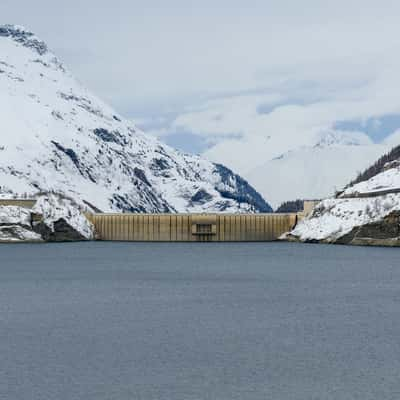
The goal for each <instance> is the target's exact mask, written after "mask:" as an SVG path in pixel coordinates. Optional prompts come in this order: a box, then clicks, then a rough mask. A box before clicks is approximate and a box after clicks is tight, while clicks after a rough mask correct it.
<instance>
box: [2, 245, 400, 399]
mask: <svg viewBox="0 0 400 400" xmlns="http://www.w3.org/2000/svg"><path fill="white" fill-rule="evenodd" d="M399 261H400V250H399V249H382V248H356V247H338V246H322V245H296V244H279V243H275V244H274V243H271V244H245V243H243V244H150V243H147V244H139V243H137V244H133V243H126V244H124V243H87V244H85V243H84V244H62V245H10V246H8V245H4V246H0V399H7V400H9V399H11V400H14V399H29V400H32V399H33V400H36V399H37V400H39V399H40V400H47V399H51V400H58V399H85V400H91V399H96V400H103V399H104V400H110V399H118V400H119V399H135V400H136V399H139V400H142V399H143V400H147V399H157V400H158V399H162V400H164V399H167V400H169V399H171V400H175V399H177V400H202V399H212V400H225V399H226V400H231V399H260V400H261V399H262V400H265V399H285V400H291V399H307V400H308V399H335V400H336V399H360V400H368V399H374V400H384V399H396V400H398V399H399V398H400V265H399V264H400V263H399Z"/></svg>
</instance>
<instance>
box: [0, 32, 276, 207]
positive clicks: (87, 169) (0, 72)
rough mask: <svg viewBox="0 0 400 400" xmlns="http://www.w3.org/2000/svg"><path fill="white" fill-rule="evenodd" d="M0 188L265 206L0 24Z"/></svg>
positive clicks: (155, 203)
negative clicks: (145, 127) (133, 119)
mask: <svg viewBox="0 0 400 400" xmlns="http://www.w3.org/2000/svg"><path fill="white" fill-rule="evenodd" d="M0 116H1V118H0V127H1V134H0V196H3V197H10V196H11V195H13V194H19V195H20V194H23V193H28V194H30V195H35V194H36V193H37V192H56V193H60V194H63V195H66V196H68V197H71V198H74V199H75V200H76V201H77V202H78V203H79V204H80V205H84V204H90V205H91V206H92V207H95V208H96V209H99V210H102V211H119V212H121V211H122V212H124V211H128V212H218V211H223V212H269V211H271V208H270V206H269V205H268V203H266V202H265V200H264V199H263V198H262V197H261V196H260V195H259V194H258V193H257V192H256V191H255V190H254V189H253V188H252V187H251V186H250V185H249V184H248V183H247V182H246V181H244V180H243V179H242V178H240V177H239V176H238V175H236V174H235V173H233V172H232V171H231V170H229V169H227V168H225V167H223V166H220V165H216V164H213V163H211V162H209V161H206V160H204V159H202V158H200V157H197V156H192V155H186V154H182V153H180V152H178V151H175V150H174V149H172V148H170V147H168V146H165V145H162V144H161V143H160V142H158V141H157V140H156V139H154V138H152V137H149V136H146V135H145V134H144V133H143V132H141V131H139V130H138V129H137V128H136V127H135V126H134V125H133V124H132V123H131V122H130V121H128V120H126V119H124V118H123V117H121V116H120V115H118V113H117V112H116V111H114V110H113V109H112V108H111V107H109V106H108V105H106V104H104V103H103V102H102V101H100V100H99V99H97V98H96V97H95V96H93V95H92V94H91V93H90V92H89V91H88V90H87V89H86V88H84V87H83V86H82V85H81V84H80V83H78V82H77V81H76V80H75V79H74V77H73V76H72V74H71V73H70V72H69V71H68V70H67V69H66V68H65V67H64V65H63V64H62V63H61V62H60V61H59V60H58V59H57V58H56V57H55V56H54V54H52V53H51V52H50V51H49V49H48V46H47V45H46V44H45V43H44V42H42V41H41V40H40V39H38V38H37V37H36V36H35V35H34V34H33V33H31V32H29V31H27V30H26V29H24V28H22V27H18V26H13V25H6V26H0Z"/></svg>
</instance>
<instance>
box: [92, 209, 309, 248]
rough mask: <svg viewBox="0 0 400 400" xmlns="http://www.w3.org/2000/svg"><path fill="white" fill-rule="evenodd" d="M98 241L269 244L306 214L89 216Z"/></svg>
mask: <svg viewBox="0 0 400 400" xmlns="http://www.w3.org/2000/svg"><path fill="white" fill-rule="evenodd" d="M87 218H88V219H89V220H90V221H91V222H92V223H93V225H94V227H95V230H96V235H97V239H98V240H105V241H132V242H136V241H137V242H146V241H150V242H266V241H273V240H277V239H278V238H279V237H280V236H281V235H282V234H283V233H285V232H288V231H290V230H291V229H292V228H293V227H294V226H295V225H296V223H297V221H298V220H299V219H301V218H302V214H301V213H300V214H296V213H293V214H272V213H271V214H87Z"/></svg>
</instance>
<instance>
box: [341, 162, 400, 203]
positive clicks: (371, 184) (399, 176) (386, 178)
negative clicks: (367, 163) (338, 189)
mask: <svg viewBox="0 0 400 400" xmlns="http://www.w3.org/2000/svg"><path fill="white" fill-rule="evenodd" d="M393 164H394V166H393V167H392V168H389V169H387V170H386V171H383V172H381V173H380V174H378V175H375V176H373V177H372V178H371V179H369V180H367V181H364V182H360V183H357V184H356V185H353V186H350V187H349V188H347V189H346V190H345V191H344V192H343V194H342V196H343V197H345V196H349V195H352V194H356V193H371V192H379V191H386V190H396V189H398V190H400V160H399V161H398V162H396V163H393Z"/></svg>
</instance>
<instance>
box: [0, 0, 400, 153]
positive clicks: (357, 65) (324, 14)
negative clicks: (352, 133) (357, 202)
mask: <svg viewBox="0 0 400 400" xmlns="http://www.w3.org/2000/svg"><path fill="white" fill-rule="evenodd" d="M399 15H400V2H399V1H389V0H380V1H377V0H335V1H330V0H329V1H327V0H302V1H298V0H262V1H261V0H260V1H258V0H248V1H243V0H241V1H235V0H229V1H228V0H218V1H217V0H202V1H190V0H168V1H165V0H154V1H152V0H147V1H136V0H113V1H109V0H107V1H103V0H85V1H82V0H80V1H78V0H68V1H56V0H35V1H32V0H19V1H15V0H1V2H0V16H1V20H2V21H1V22H2V23H14V24H20V25H24V26H26V27H27V28H29V29H31V30H32V31H34V32H35V33H37V35H38V36H39V37H41V38H42V39H43V40H45V41H46V42H47V43H48V45H49V47H50V48H51V49H52V50H53V51H54V52H55V53H56V54H57V55H58V56H59V58H61V59H62V60H63V61H64V62H65V64H66V65H67V66H68V67H69V68H70V69H71V70H72V72H73V73H74V74H75V76H76V77H77V78H79V80H80V81H82V82H83V83H84V84H85V85H86V86H88V87H89V88H90V89H92V90H93V91H94V92H95V93H96V94H97V95H98V96H99V97H102V98H103V99H105V100H107V101H109V102H111V103H112V105H113V106H114V107H115V108H117V110H118V111H120V112H121V113H122V114H124V115H125V116H127V117H131V118H134V119H136V120H137V121H138V122H139V125H142V126H144V127H145V128H147V129H148V130H150V131H151V132H152V133H153V134H156V135H159V136H160V137H163V138H164V139H165V140H166V141H167V142H169V143H172V144H175V145H177V146H180V147H183V148H187V149H188V150H192V151H198V152H201V151H204V150H205V149H206V148H208V147H209V146H212V145H213V143H215V142H217V141H221V140H225V139H226V138H228V139H231V138H232V137H236V136H243V135H251V134H252V133H251V132H250V130H249V131H247V125H248V123H249V121H252V122H254V124H252V128H251V129H253V130H256V129H258V130H260V129H263V126H262V124H261V126H258V125H257V123H256V122H257V121H254V118H256V117H257V116H260V115H261V117H262V118H263V121H264V120H265V118H264V116H265V115H266V114H268V113H269V112H270V111H272V110H276V109H278V108H282V107H285V106H288V105H296V106H298V107H302V106H307V105H310V104H313V105H315V104H317V105H319V107H321V105H324V107H325V108H323V109H324V110H325V111H324V115H323V116H322V117H321V116H318V117H317V118H316V119H315V121H313V117H312V112H310V110H308V111H307V113H306V117H307V124H310V125H312V124H321V123H324V124H328V125H329V124H330V125H332V126H333V125H334V124H338V123H341V124H342V127H343V126H351V124H354V121H364V122H363V123H361V122H360V126H356V128H357V129H358V128H360V129H361V128H365V129H367V125H368V124H369V126H370V127H369V128H368V129H373V128H371V126H375V128H374V129H377V128H376V126H378V127H379V126H380V125H379V124H381V125H382V123H383V124H384V125H385V124H387V120H386V119H384V118H385V116H387V115H393V114H394V115H397V113H399V112H400V107H399V105H400V98H399V95H398V93H397V92H398V91H399V83H400V78H399V71H400V51H399V50H400V28H399V26H400V24H399ZM349 104H351V105H352V112H349V110H348V109H347V108H346V105H347V106H348V105H349ZM283 109H285V108H283ZM254 110H256V111H257V112H256V113H255V112H254ZM286 110H287V109H286ZM233 111H234V115H233V116H232V113H233ZM290 112H291V111H290V110H287V113H286V114H284V116H283V118H284V119H291V117H292V114H290ZM296 112H297V113H298V110H297V111H296ZM296 115H297V114H296ZM381 116H383V117H384V118H383V119H379V118H380V117H381ZM207 118H208V119H207ZM371 118H372V119H374V118H375V119H377V118H378V119H377V121H378V123H377V124H371V123H370V120H371ZM321 119H322V120H323V121H322V122H321ZM210 121H211V122H212V123H211V122H210ZM225 121H227V123H225ZM296 121H297V123H299V122H298V116H297V119H296ZM382 121H383V122H382ZM393 121H396V118H394V119H390V124H392V125H393V127H392V126H391V127H388V126H386V125H385V127H384V128H385V129H384V131H385V132H386V131H391V130H394V128H396V126H395V125H396V124H397V122H393ZM399 121H400V120H399ZM303 122H304V121H303ZM346 124H347V125H346ZM259 125H260V124H259ZM267 126H269V127H270V125H267ZM353 127H354V125H353ZM292 128H293V127H289V129H292ZM392 128H393V129H392ZM397 128H398V127H397ZM293 129H294V128H293ZM382 129H383V128H382ZM294 131H295V129H294ZM294 134H295V133H294ZM371 135H375V137H376V138H377V137H379V136H380V133H379V132H373V133H371ZM382 135H383V133H382ZM382 135H381V136H382Z"/></svg>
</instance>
